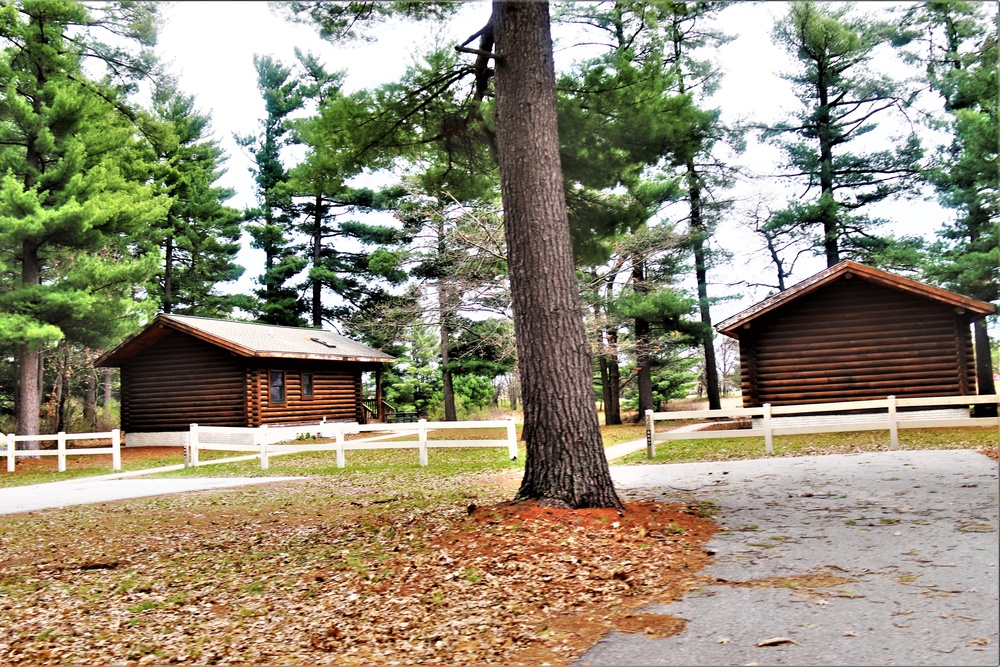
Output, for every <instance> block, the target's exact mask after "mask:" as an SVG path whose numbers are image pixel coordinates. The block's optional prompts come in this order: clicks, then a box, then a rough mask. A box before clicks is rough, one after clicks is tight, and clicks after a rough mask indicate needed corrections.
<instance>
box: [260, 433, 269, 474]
mask: <svg viewBox="0 0 1000 667" xmlns="http://www.w3.org/2000/svg"><path fill="white" fill-rule="evenodd" d="M258 433H259V437H260V469H261V470H267V469H268V468H270V467H271V461H270V460H269V459H268V458H267V424H261V425H260V428H259V429H258Z"/></svg>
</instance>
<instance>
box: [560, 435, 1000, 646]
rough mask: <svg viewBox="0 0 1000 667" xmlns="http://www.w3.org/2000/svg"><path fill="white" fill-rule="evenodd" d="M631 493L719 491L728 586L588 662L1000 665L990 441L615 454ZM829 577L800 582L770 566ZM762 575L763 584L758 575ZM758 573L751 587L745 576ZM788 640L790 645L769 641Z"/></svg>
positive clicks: (720, 545) (667, 496) (714, 570)
mask: <svg viewBox="0 0 1000 667" xmlns="http://www.w3.org/2000/svg"><path fill="white" fill-rule="evenodd" d="M612 475H613V477H614V479H615V483H616V485H617V486H618V487H619V492H620V494H621V495H622V497H623V498H649V499H656V500H666V501H691V500H696V501H699V502H706V501H707V502H712V503H716V504H717V505H718V513H717V515H716V520H717V521H718V522H719V523H720V524H722V525H724V526H726V528H728V530H726V531H723V532H720V533H719V534H718V535H717V536H716V537H715V538H713V540H711V541H710V542H709V544H708V545H707V548H710V549H712V550H715V551H716V559H715V562H714V563H713V565H711V566H710V567H709V568H708V569H707V570H706V574H707V575H709V576H711V577H713V578H714V579H715V583H714V584H711V585H707V586H706V587H705V588H703V589H700V590H698V591H694V592H692V593H690V594H688V595H687V596H686V597H685V598H683V599H681V600H679V601H677V602H674V603H673V604H670V605H654V606H653V607H651V608H649V609H647V611H652V612H657V613H666V614H672V615H674V616H679V617H681V618H684V619H687V620H688V624H687V627H686V628H685V630H684V631H682V632H681V633H680V634H678V635H675V636H673V637H669V638H666V639H648V638H646V637H645V636H643V635H625V634H619V633H612V634H611V635H609V636H608V637H607V638H605V639H603V640H602V641H600V642H599V643H598V644H597V645H596V646H594V647H593V648H592V649H591V650H589V651H588V652H587V653H586V654H584V655H583V656H582V657H581V658H580V660H579V661H578V662H577V665H578V666H583V665H594V666H597V665H636V666H639V665H747V664H774V665H805V664H809V665H844V664H855V665H858V664H867V665H997V664H998V661H1000V652H998V646H1000V634H998V623H1000V619H998V604H1000V593H998V588H1000V585H998V578H1000V575H998V542H997V526H998V523H1000V508H998V505H1000V500H998V498H1000V481H998V468H997V463H996V462H994V461H992V460H990V459H988V458H987V457H985V456H983V455H981V454H978V453H976V452H974V451H968V450H960V451H899V452H879V453H871V454H856V455H831V456H811V457H795V458H770V459H758V460H753V461H733V462H725V463H691V464H675V465H656V466H654V465H648V466H647V465H643V466H617V467H612ZM809 574H812V575H816V576H815V577H814V579H813V581H812V583H811V586H810V585H808V584H807V585H801V584H800V585H798V586H797V587H795V588H791V587H789V586H788V582H787V580H781V579H778V580H770V581H763V582H762V581H760V580H765V579H767V578H769V577H791V576H801V575H809ZM753 581H756V582H757V583H756V584H752V585H747V582H753ZM740 582H744V585H734V584H739V583H740ZM774 638H785V639H788V640H790V641H789V642H783V643H779V644H777V645H773V646H762V647H761V646H758V645H757V644H758V643H759V642H762V641H765V640H768V639H774Z"/></svg>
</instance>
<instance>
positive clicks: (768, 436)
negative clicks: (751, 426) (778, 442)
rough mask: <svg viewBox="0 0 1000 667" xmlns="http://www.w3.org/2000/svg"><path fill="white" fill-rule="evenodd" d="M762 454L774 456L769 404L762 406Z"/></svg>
mask: <svg viewBox="0 0 1000 667" xmlns="http://www.w3.org/2000/svg"><path fill="white" fill-rule="evenodd" d="M764 453H765V454H767V455H768V456H771V455H772V454H774V432H773V431H772V429H771V404H770V403H765V404H764Z"/></svg>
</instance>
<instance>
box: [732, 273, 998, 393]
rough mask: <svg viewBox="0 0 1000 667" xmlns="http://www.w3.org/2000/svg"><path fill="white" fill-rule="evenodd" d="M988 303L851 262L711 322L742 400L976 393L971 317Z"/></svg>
mask: <svg viewBox="0 0 1000 667" xmlns="http://www.w3.org/2000/svg"><path fill="white" fill-rule="evenodd" d="M993 311H994V307H993V305H992V304H989V303H984V302H982V301H977V300H976V299H971V298H969V297H966V296H962V295H960V294H955V293H954V292H949V291H947V290H943V289H940V288H938V287H933V286H931V285H927V284H924V283H921V282H918V281H915V280H911V279H909V278H904V277H902V276H897V275H894V274H892V273H888V272H886V271H881V270H879V269H874V268H872V267H870V266H866V265H864V264H859V263H857V262H852V261H844V262H840V263H839V264H837V265H836V266H833V267H830V268H828V269H826V270H824V271H821V272H819V273H817V274H816V275H814V276H812V277H811V278H807V279H806V280H804V281H802V282H801V283H798V284H797V285H794V286H793V287H790V288H789V289H787V290H785V291H784V292H781V293H779V294H776V295H774V296H772V297H770V298H768V299H765V300H764V301H761V302H760V303H757V304H755V305H753V306H751V307H750V308H748V309H746V310H744V311H743V312H741V313H738V314H736V315H734V316H733V317H730V318H729V319H727V320H725V321H724V322H721V323H720V324H718V325H717V326H716V330H718V331H719V332H720V333H722V334H724V335H726V336H729V337H731V338H735V339H737V340H738V341H739V343H740V374H741V385H742V391H743V405H744V407H759V406H761V405H763V404H765V403H770V404H771V405H791V404H808V403H832V402H838V401H862V400H868V399H881V398H885V397H886V396H888V395H895V396H898V397H903V396H909V397H916V396H965V395H974V394H976V367H975V358H974V353H973V345H972V335H971V333H970V324H971V323H972V322H974V321H975V320H978V319H980V318H983V317H986V316H987V315H989V314H991V313H992V312H993Z"/></svg>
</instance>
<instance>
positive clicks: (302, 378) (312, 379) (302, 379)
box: [299, 371, 316, 400]
mask: <svg viewBox="0 0 1000 667" xmlns="http://www.w3.org/2000/svg"><path fill="white" fill-rule="evenodd" d="M306 378H309V382H308V387H309V392H308V393H306V385H307V383H306ZM299 383H300V384H299V391H300V393H301V394H302V398H304V399H308V400H312V399H313V397H315V395H316V375H315V374H314V373H313V372H312V371H302V372H300V373H299Z"/></svg>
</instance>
